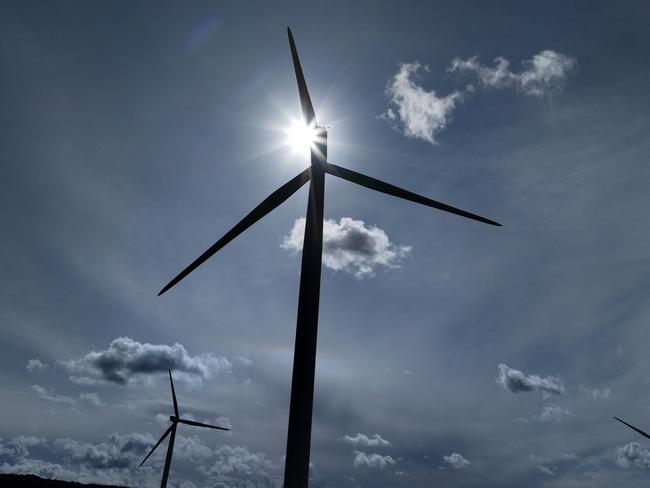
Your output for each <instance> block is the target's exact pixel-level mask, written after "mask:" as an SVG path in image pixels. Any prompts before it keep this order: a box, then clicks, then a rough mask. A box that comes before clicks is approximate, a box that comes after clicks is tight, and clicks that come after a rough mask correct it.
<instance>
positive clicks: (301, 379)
mask: <svg viewBox="0 0 650 488" xmlns="http://www.w3.org/2000/svg"><path fill="white" fill-rule="evenodd" d="M287 31H288V35H289V46H290V48H291V57H292V58H293V67H294V70H295V73H296V80H297V82H298V94H299V96H300V107H301V109H302V117H303V120H304V122H305V124H306V125H307V128H308V130H309V131H310V133H311V135H312V138H311V141H310V150H311V166H310V167H309V168H307V169H306V170H304V171H303V172H302V173H300V174H299V175H298V176H296V177H294V178H293V179H292V180H289V182H287V183H285V184H284V185H283V186H281V187H280V188H278V189H277V190H276V191H274V192H273V193H271V195H269V197H267V198H266V200H264V201H263V202H262V203H260V204H259V205H258V206H257V207H255V208H254V209H253V211H251V212H250V213H249V214H248V215H246V217H244V218H243V219H242V220H241V221H240V222H239V223H238V224H237V225H235V226H234V227H233V228H232V229H230V230H229V231H228V232H227V233H226V234H225V235H224V236H223V237H222V238H221V239H219V240H218V241H217V242H216V243H214V244H213V245H212V246H211V247H210V248H209V249H208V250H207V251H205V252H204V253H203V254H201V255H200V256H199V257H198V258H197V259H196V260H195V261H194V262H192V263H191V264H190V265H189V266H188V267H187V268H185V269H184V270H183V271H181V272H180V273H179V274H178V275H177V276H176V277H175V278H174V279H172V280H171V281H170V282H169V283H168V284H167V285H165V287H164V288H163V289H162V290H161V291H160V293H158V295H162V294H163V293H165V292H166V291H167V290H169V289H170V288H171V287H172V286H174V285H176V284H177V283H178V282H179V281H181V280H182V279H183V278H185V277H186V276H187V275H188V274H190V273H191V272H192V271H194V270H195V269H196V268H197V267H198V266H200V265H201V264H202V263H203V262H205V261H206V260H207V259H208V258H210V257H211V256H212V255H213V254H215V253H216V252H217V251H219V250H220V249H221V248H223V247H224V246H225V245H226V244H228V243H229V242H230V241H232V240H233V239H234V238H235V237H237V236H238V235H239V234H241V233H242V232H244V231H245V230H246V229H248V228H249V227H250V226H251V225H253V224H254V223H255V222H257V221H258V220H260V219H261V218H262V217H264V216H265V215H266V214H268V213H269V212H271V211H272V210H273V209H275V208H276V207H278V206H279V205H280V204H282V203H283V202H284V201H285V200H286V199H287V198H289V197H290V196H291V195H293V194H294V193H295V192H296V191H297V190H298V189H299V188H301V187H302V186H303V185H304V184H305V183H307V182H308V181H309V198H308V203H307V218H306V222H305V237H304V243H303V248H302V267H301V273H300V292H299V298H298V317H297V321H296V342H295V348H294V359H293V376H292V380H291V403H290V407H289V429H288V435H287V452H286V461H285V470H284V487H285V488H305V487H306V486H307V484H308V481H309V449H310V442H311V422H312V408H313V400H314V373H315V367H316V338H317V333H318V304H319V295H320V274H321V261H322V254H323V209H324V194H325V173H328V174H330V175H332V176H338V177H339V178H343V179H344V180H348V181H351V182H352V183H356V184H358V185H361V186H365V187H366V188H370V189H371V190H376V191H379V192H383V193H387V194H388V195H392V196H395V197H399V198H403V199H405V200H409V201H411V202H415V203H420V204H422V205H426V206H428V207H432V208H435V209H438V210H443V211H445V212H450V213H453V214H456V215H460V216H461V217H466V218H469V219H473V220H477V221H479V222H483V223H485V224H490V225H496V226H500V225H501V224H498V223H497V222H494V221H493V220H490V219H486V218H484V217H481V216H479V215H475V214H473V213H469V212H466V211H464V210H460V209H458V208H454V207H451V206H449V205H446V204H444V203H440V202H437V201H435V200H431V199H429V198H426V197H423V196H420V195H417V194H415V193H412V192H410V191H407V190H403V189H401V188H398V187H396V186H393V185H391V184H389V183H384V182H383V181H380V180H377V179H375V178H371V177H369V176H366V175H363V174H361V173H357V172H355V171H351V170H349V169H345V168H342V167H341V166H336V165H335V164H332V163H329V162H328V161H327V128H326V127H322V126H320V125H318V123H317V122H316V114H315V112H314V107H313V106H312V103H311V98H310V97H309V92H308V91H307V83H306V82H305V77H304V75H303V73H302V68H301V66H300V60H299V59H298V51H297V50H296V44H295V42H294V40H293V35H292V34H291V29H287Z"/></svg>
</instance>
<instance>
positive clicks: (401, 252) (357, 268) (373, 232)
mask: <svg viewBox="0 0 650 488" xmlns="http://www.w3.org/2000/svg"><path fill="white" fill-rule="evenodd" d="M304 235H305V219H304V218H299V219H297V220H296V221H295V222H294V224H293V228H292V229H291V231H290V232H289V234H288V235H286V236H285V237H284V239H283V242H282V244H281V247H282V248H283V249H287V250H289V251H293V252H299V251H301V250H302V245H303V240H304ZM410 252H411V247H410V246H403V245H400V246H397V245H395V244H393V243H392V242H390V240H389V239H388V236H387V235H386V232H385V231H384V230H382V229H380V228H379V227H375V226H367V225H366V224H365V222H364V221H363V220H354V219H351V218H349V217H343V218H341V220H340V221H339V222H338V223H337V222H336V221H335V220H330V219H327V220H325V222H324V224H323V264H324V265H325V266H327V267H328V268H330V269H333V270H334V271H346V272H348V273H352V274H354V276H356V277H357V278H363V277H370V276H374V271H375V269H376V268H377V267H379V266H384V267H387V268H397V267H399V265H398V263H399V261H400V259H402V258H403V257H405V256H406V255H408V254H409V253H410Z"/></svg>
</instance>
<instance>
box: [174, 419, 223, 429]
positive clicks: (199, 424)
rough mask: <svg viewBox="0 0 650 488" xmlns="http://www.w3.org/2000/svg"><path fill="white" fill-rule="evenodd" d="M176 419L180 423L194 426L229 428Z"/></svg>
mask: <svg viewBox="0 0 650 488" xmlns="http://www.w3.org/2000/svg"><path fill="white" fill-rule="evenodd" d="M178 421H179V422H180V423H181V424H187V425H194V426H196V427H208V428H210V429H219V430H230V429H226V428H225V427H217V426H216V425H210V424H204V423H202V422H195V421H194V420H185V419H178Z"/></svg>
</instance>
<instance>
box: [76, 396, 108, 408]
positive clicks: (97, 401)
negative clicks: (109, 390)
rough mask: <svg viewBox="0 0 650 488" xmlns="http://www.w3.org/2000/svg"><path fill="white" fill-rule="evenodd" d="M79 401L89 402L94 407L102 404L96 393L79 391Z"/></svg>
mask: <svg viewBox="0 0 650 488" xmlns="http://www.w3.org/2000/svg"><path fill="white" fill-rule="evenodd" d="M79 401H81V402H83V403H89V404H90V405H94V406H96V407H101V406H102V405H104V403H103V402H102V400H101V399H100V398H99V395H98V394H97V393H80V394H79Z"/></svg>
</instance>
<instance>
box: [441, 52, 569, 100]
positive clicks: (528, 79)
mask: <svg viewBox="0 0 650 488" xmlns="http://www.w3.org/2000/svg"><path fill="white" fill-rule="evenodd" d="M577 64H578V63H577V61H576V59H575V58H573V57H571V56H567V55H566V54H562V53H559V52H556V51H551V50H548V49H547V50H544V51H541V52H539V53H538V54H535V55H534V56H533V57H532V58H531V59H529V60H526V61H524V62H523V63H522V65H523V68H524V69H523V70H522V71H519V72H518V73H515V72H513V71H511V70H510V61H508V60H507V59H506V58H503V57H497V58H495V60H494V66H493V67H489V66H485V65H482V64H480V63H479V60H478V56H474V57H471V58H468V59H465V60H463V59H460V58H454V59H453V60H452V62H451V65H450V66H449V68H448V71H450V72H468V73H473V74H475V75H476V76H477V77H478V79H479V81H480V83H481V85H482V86H484V87H490V88H510V87H514V88H515V89H517V90H519V91H521V92H523V93H525V94H526V95H532V96H536V97H543V96H545V95H549V94H551V93H554V92H557V91H559V90H561V89H562V87H563V85H564V82H565V80H566V78H567V77H568V76H569V74H571V73H572V72H573V71H575V69H576V67H577Z"/></svg>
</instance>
